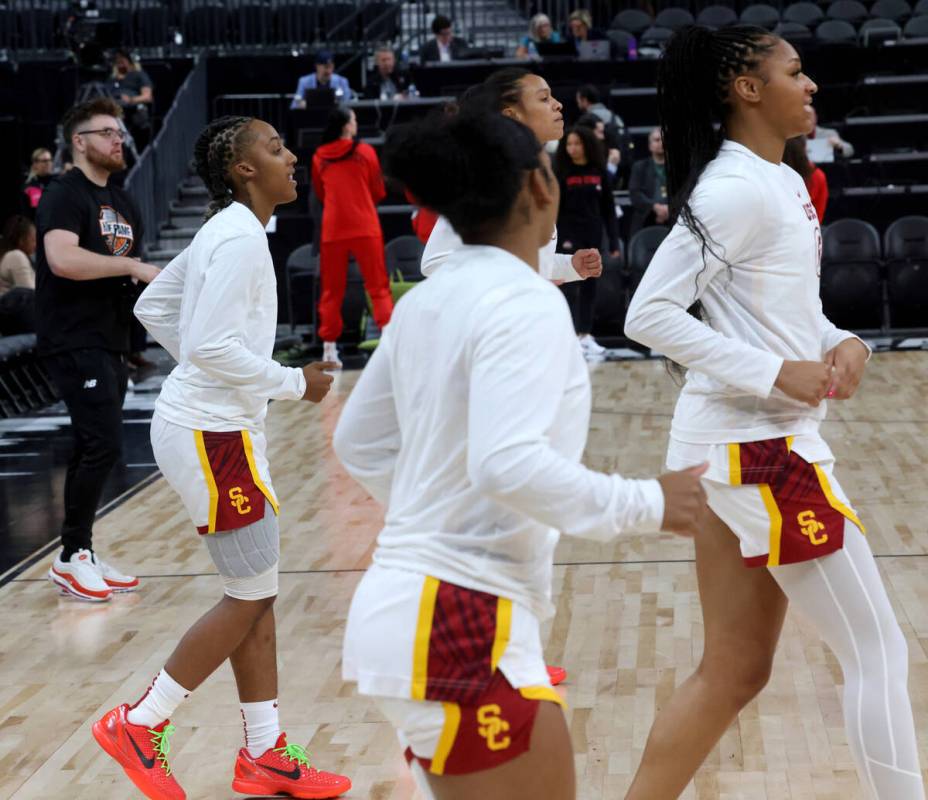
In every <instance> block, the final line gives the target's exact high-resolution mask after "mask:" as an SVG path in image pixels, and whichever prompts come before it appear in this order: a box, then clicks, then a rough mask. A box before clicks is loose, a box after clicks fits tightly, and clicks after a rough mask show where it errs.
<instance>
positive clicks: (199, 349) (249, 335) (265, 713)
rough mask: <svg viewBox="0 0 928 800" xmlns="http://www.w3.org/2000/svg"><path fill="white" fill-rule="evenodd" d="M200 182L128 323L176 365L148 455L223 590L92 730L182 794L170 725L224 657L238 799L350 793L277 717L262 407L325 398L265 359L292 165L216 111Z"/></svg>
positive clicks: (149, 791) (325, 383)
mask: <svg viewBox="0 0 928 800" xmlns="http://www.w3.org/2000/svg"><path fill="white" fill-rule="evenodd" d="M195 158H196V169H197V174H198V175H199V176H200V177H201V178H202V179H203V182H204V183H205V184H206V186H207V187H208V189H209V193H210V200H211V202H210V204H209V208H208V210H207V213H206V223H205V224H204V225H203V227H202V228H201V229H200V230H199V231H198V232H197V235H196V236H195V237H194V239H193V242H191V244H190V246H189V247H188V248H186V249H185V250H184V251H183V252H182V253H181V254H180V255H179V256H177V258H175V259H174V260H173V261H172V262H171V263H170V264H168V266H167V267H166V268H165V269H164V271H163V272H162V273H161V274H160V275H159V276H158V279H157V283H156V282H152V283H151V285H150V286H149V287H148V289H146V291H145V292H143V294H142V296H141V297H140V298H139V301H138V303H137V304H136V307H135V313H136V316H137V317H138V318H139V320H140V321H141V322H142V324H143V325H145V327H146V328H147V329H148V331H149V332H150V333H151V334H152V336H153V337H154V338H155V339H156V340H157V341H158V342H159V344H161V345H162V346H163V347H164V348H165V349H166V350H167V351H168V352H169V353H170V354H171V355H172V356H173V357H174V359H175V360H176V361H177V366H176V367H175V368H174V370H173V371H172V372H171V374H170V375H169V376H168V377H167V379H166V380H165V382H164V385H163V387H162V390H161V394H160V396H159V397H158V400H157V402H156V404H155V413H154V416H153V418H152V426H151V437H152V449H153V450H154V454H155V460H156V461H157V462H158V467H159V468H160V469H161V472H162V473H163V475H164V477H165V478H166V479H167V481H168V483H169V484H170V485H171V487H172V488H173V489H174V491H176V492H177V494H178V495H180V498H181V500H182V502H183V504H184V506H185V508H186V509H187V512H188V513H189V514H190V517H191V518H192V520H193V523H194V525H195V526H196V528H197V531H198V532H199V533H200V534H202V535H203V541H204V543H205V544H206V547H207V550H208V551H209V554H210V556H211V558H212V559H213V563H214V564H215V565H216V569H217V570H218V572H219V576H220V579H221V580H222V584H223V589H224V596H223V597H222V599H221V600H220V601H219V603H217V604H216V605H215V606H214V607H213V608H212V609H211V610H210V611H208V612H207V613H206V614H205V615H203V616H202V617H201V618H200V619H199V620H198V621H197V622H196V623H194V625H193V626H192V627H191V628H190V629H189V630H188V631H187V633H186V634H185V635H184V637H183V639H181V641H180V643H179V644H178V645H177V647H176V648H175V650H174V652H173V653H172V654H171V656H170V658H168V660H167V663H166V664H165V666H164V669H162V670H161V672H160V673H158V675H157V677H156V678H155V680H154V682H153V683H152V685H151V686H150V687H149V689H148V690H147V691H146V692H145V694H144V695H143V696H142V698H141V699H140V700H139V701H138V702H136V703H135V704H134V705H132V706H129V705H127V704H122V705H120V706H117V707H116V708H114V709H113V710H112V711H109V712H107V713H106V714H105V715H104V716H103V718H102V719H100V720H99V721H98V722H97V723H95V724H94V726H93V735H94V737H95V738H96V740H97V742H98V743H99V744H100V746H101V747H102V748H103V749H104V750H105V751H106V752H107V753H109V755H111V756H112V757H113V758H114V759H115V760H116V761H117V762H118V763H119V764H120V766H122V768H123V769H124V770H125V772H126V775H127V776H128V777H129V778H130V779H131V780H132V781H133V783H135V785H136V786H137V787H138V788H139V789H140V790H141V791H142V792H143V793H144V794H145V796H146V797H149V798H153V800H178V799H179V798H184V797H185V794H184V791H183V789H181V787H180V785H179V784H178V782H177V779H176V778H175V776H174V775H173V774H172V772H171V769H170V767H169V765H168V761H167V754H168V751H169V749H170V746H169V737H170V736H171V734H172V733H173V731H174V727H173V726H172V725H171V724H170V721H169V717H170V716H171V715H172V714H173V713H174V711H175V709H176V708H177V707H178V706H179V705H180V703H181V702H182V701H183V700H184V699H185V698H186V697H187V696H189V694H190V692H192V691H193V690H194V689H196V688H197V687H198V686H199V685H200V684H201V683H202V682H203V681H204V680H206V678H208V677H209V676H210V675H211V674H212V673H213V672H214V671H215V670H216V669H217V668H218V667H219V666H220V665H221V664H223V663H224V662H225V661H226V659H228V660H229V661H230V662H231V665H232V671H233V673H234V674H235V682H236V685H237V687H238V694H239V700H240V702H241V711H242V719H243V721H244V727H245V747H243V748H242V749H241V750H240V751H239V753H238V758H237V759H236V762H235V768H234V779H233V781H232V788H233V789H235V790H236V791H238V792H242V793H247V794H261V795H266V794H286V795H289V796H291V797H305V798H310V797H311V798H325V797H337V796H338V795H340V794H342V793H344V792H346V791H347V790H348V789H349V788H350V787H351V781H349V780H348V779H347V778H345V777H342V776H340V775H334V774H332V773H328V772H321V771H319V770H316V769H315V768H314V767H312V766H311V765H310V763H309V759H308V757H307V755H306V752H305V751H304V749H303V748H302V747H301V746H299V745H296V744H289V743H288V742H287V738H286V734H284V733H282V732H281V730H280V724H279V721H278V714H277V644H276V638H275V622H274V600H275V598H276V596H277V573H278V561H279V556H280V534H279V529H278V523H277V514H278V504H277V498H276V495H275V493H274V489H273V485H272V483H271V476H270V473H269V470H268V462H267V456H266V453H265V451H266V447H267V445H266V440H265V437H264V418H265V415H266V414H267V404H268V400H271V399H276V400H309V401H310V402H314V403H318V402H320V401H321V400H322V399H323V398H324V397H325V395H326V394H327V393H328V390H329V386H330V384H331V382H332V377H331V376H330V375H326V374H325V373H324V372H323V371H322V370H323V369H327V368H332V367H333V366H334V365H332V364H326V363H321V364H318V363H317V364H309V365H307V366H306V367H304V368H303V369H302V370H300V369H293V368H290V367H284V366H281V365H280V364H278V363H277V362H276V361H274V360H273V359H272V358H271V352H272V350H273V347H274V337H275V333H276V328H277V285H276V281H275V277H274V264H273V262H272V260H271V254H270V251H269V249H268V244H267V236H266V234H265V232H264V230H265V226H266V225H267V222H268V220H269V219H270V217H271V214H273V213H274V209H275V207H276V206H277V205H279V204H281V203H289V202H292V201H293V200H295V199H296V182H295V181H294V180H293V171H294V165H295V164H296V157H295V156H294V155H293V153H291V152H290V151H289V150H287V148H285V147H284V146H283V142H282V141H281V138H280V136H279V135H278V134H277V132H276V131H275V130H274V129H273V128H272V127H271V126H270V125H268V124H267V123H266V122H262V121H261V120H258V119H253V118H251V117H223V118H221V119H218V120H216V121H214V122H213V123H211V124H210V125H209V126H208V127H207V128H206V129H205V130H204V131H203V133H202V134H200V137H199V139H198V140H197V143H196V148H195Z"/></svg>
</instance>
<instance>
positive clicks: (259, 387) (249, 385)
mask: <svg viewBox="0 0 928 800" xmlns="http://www.w3.org/2000/svg"><path fill="white" fill-rule="evenodd" d="M188 358H189V359H190V363H191V364H193V365H194V366H196V367H197V368H198V369H201V370H202V371H203V372H205V373H206V374H207V375H209V376H211V377H212V378H215V379H216V380H218V381H221V382H222V383H224V384H225V385H227V386H230V387H232V388H235V389H241V390H245V389H247V390H248V391H249V392H251V393H253V394H255V395H258V396H259V397H267V398H269V399H271V400H299V399H300V398H302V396H303V394H304V393H305V392H306V381H305V379H304V378H303V371H302V370H300V369H296V368H294V367H285V366H283V365H281V364H279V363H278V362H276V361H274V360H273V359H271V358H262V357H261V356H259V355H256V354H255V353H252V352H251V351H250V350H248V348H247V347H245V344H244V343H243V342H242V341H241V340H239V339H238V338H237V337H230V338H226V339H224V340H220V341H216V342H208V343H207V342H204V343H202V344H199V345H195V346H193V347H191V348H190V350H189V352H188Z"/></svg>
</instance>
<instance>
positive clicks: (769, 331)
mask: <svg viewBox="0 0 928 800" xmlns="http://www.w3.org/2000/svg"><path fill="white" fill-rule="evenodd" d="M816 89H817V87H816V85H815V84H814V83H813V82H812V80H811V79H810V78H808V77H807V76H806V75H805V74H803V71H802V63H801V61H800V59H799V56H798V55H797V53H796V51H795V50H794V49H793V47H792V45H790V44H789V43H788V42H786V41H784V40H783V39H780V38H779V37H777V36H775V35H773V34H771V33H769V32H767V31H765V30H762V29H759V28H753V27H732V28H725V29H722V30H719V31H710V30H708V29H706V28H702V27H689V28H685V29H682V30H681V31H680V32H678V33H677V34H675V35H674V37H673V38H672V39H671V40H670V41H669V42H668V44H667V48H666V51H665V54H664V58H663V61H662V63H661V65H660V68H659V74H658V104H659V110H660V115H661V127H662V131H663V137H664V150H665V154H666V163H667V184H668V193H669V194H670V201H671V202H670V209H671V216H672V218H673V219H675V220H676V222H675V224H674V226H673V228H672V230H671V232H670V234H669V235H668V237H667V238H666V239H665V240H664V242H663V244H662V245H661V247H660V248H659V249H658V251H657V253H656V254H655V256H654V259H653V260H652V261H651V264H650V266H649V268H648V270H647V272H646V273H645V276H644V279H643V280H642V282H641V285H640V286H639V288H638V290H637V291H636V293H635V297H634V299H633V300H632V303H631V306H630V307H629V310H628V316H627V320H626V327H625V330H626V334H627V335H628V336H629V337H630V338H632V339H635V340H636V341H639V342H641V343H643V344H645V345H647V346H648V347H650V348H652V349H654V350H656V351H658V352H661V353H664V354H666V355H667V356H668V357H669V358H671V359H673V361H675V362H676V363H678V364H680V365H682V366H683V367H686V368H687V369H688V370H689V371H688V373H687V376H686V382H685V385H684V387H683V389H682V391H681V393H680V397H679V399H678V401H677V407H676V411H675V413H674V417H673V422H672V424H671V432H670V444H669V449H668V454H667V466H668V467H669V468H670V469H682V468H685V467H687V466H689V465H691V464H695V463H702V462H706V461H708V462H709V470H708V472H707V473H706V474H705V475H704V476H703V485H704V486H705V489H706V494H707V497H708V504H709V513H708V514H707V515H706V520H705V523H704V524H703V526H702V528H701V530H700V531H699V533H697V534H696V537H695V543H696V573H697V578H698V584H699V593H700V599H701V601H702V608H703V618H704V625H705V645H704V652H703V657H702V661H701V663H700V665H699V667H698V669H697V671H696V672H695V673H694V674H693V675H691V676H690V677H689V678H688V679H687V680H686V681H685V682H684V683H683V684H682V685H681V686H679V688H678V689H677V690H676V692H675V693H674V694H673V695H672V696H671V697H670V698H669V700H668V701H667V702H666V703H664V704H663V707H662V708H661V710H660V713H659V714H658V716H657V719H656V721H655V722H654V725H653V727H652V729H651V734H650V737H649V739H648V743H647V746H646V747H645V751H644V755H643V758H642V762H641V765H640V767H639V769H638V773H637V775H636V776H635V779H634V782H633V783H632V786H631V788H630V790H629V792H628V794H627V795H626V800H657V799H658V798H659V800H670V799H671V798H675V797H678V796H679V795H680V793H681V792H682V791H683V790H684V788H685V787H686V785H687V784H688V783H689V781H690V779H691V778H692V777H693V775H694V773H695V772H696V770H697V768H698V767H699V765H700V764H701V763H702V761H703V759H704V758H705V757H706V755H707V754H708V753H709V751H710V750H711V749H712V748H713V747H714V746H715V744H716V743H717V742H718V740H719V738H720V737H721V735H722V734H723V733H724V732H725V729H726V728H727V727H728V726H729V725H730V724H731V723H732V722H733V721H734V720H735V718H736V717H737V715H738V713H739V712H740V710H741V709H742V708H744V706H745V705H746V704H747V703H748V702H749V701H750V700H751V699H752V698H753V697H754V696H755V695H756V694H757V693H758V692H759V691H760V690H761V689H762V688H763V686H764V685H765V684H766V682H767V679H768V676H769V674H770V670H771V667H772V663H773V657H774V652H775V651H776V646H777V640H778V639H779V636H780V631H781V628H782V625H783V620H784V617H785V614H786V608H787V605H788V603H789V602H792V603H793V604H794V605H795V606H796V607H797V608H798V609H799V610H800V611H801V612H802V613H803V614H805V615H806V616H807V617H808V618H809V619H810V620H811V622H812V624H814V625H815V627H816V628H817V629H818V632H819V634H820V635H821V637H822V639H823V640H824V641H825V642H826V643H827V644H828V646H829V647H830V648H831V649H832V651H833V652H834V654H835V656H836V658H837V660H838V662H839V663H840V665H841V669H842V671H843V673H844V683H845V685H844V712H845V731H846V736H847V741H848V745H849V746H850V751H851V754H852V756H853V759H854V762H855V765H856V767H857V772H858V775H859V777H860V780H861V783H862V784H863V786H864V787H865V790H864V791H865V795H866V796H867V797H869V798H875V799H876V800H923V798H924V797H925V793H924V786H923V783H922V776H921V771H920V768H919V759H918V749H917V745H916V740H915V730H914V724H913V719H912V709H911V703H910V701H909V697H908V692H907V687H906V680H907V672H908V663H907V661H908V659H907V649H906V642H905V637H904V636H903V634H902V631H901V630H900V627H899V624H898V622H897V621H896V618H895V615H894V614H893V610H892V607H891V605H890V602H889V599H888V597H887V595H886V590H885V588H884V586H883V583H882V581H881V579H880V574H879V571H878V569H877V567H876V563H875V561H874V558H873V555H872V553H871V552H870V547H869V545H868V544H867V540H866V539H865V538H864V536H863V535H862V534H863V526H862V525H861V523H860V520H859V519H858V517H857V515H856V514H855V513H854V511H853V509H852V507H851V505H850V501H849V500H848V499H847V497H846V496H845V494H844V492H843V491H842V490H841V487H840V486H839V485H838V483H837V481H836V480H835V477H834V474H833V465H834V456H833V455H832V453H831V451H830V449H829V448H828V445H827V444H826V443H825V441H824V440H823V439H822V437H821V435H820V433H819V428H820V426H821V423H822V420H823V419H824V417H825V402H824V401H825V398H826V397H827V398H832V399H834V400H844V399H847V398H850V397H851V396H852V395H853V394H854V392H855V390H856V389H857V386H858V384H859V382H860V380H861V377H862V375H863V371H864V366H865V364H866V362H867V360H868V358H869V355H870V352H869V349H868V348H867V346H866V345H865V344H863V342H861V341H860V339H858V338H857V337H856V336H854V335H853V334H851V333H848V332H847V331H842V330H839V329H837V328H836V327H835V326H834V325H833V324H832V323H831V322H829V321H828V319H826V318H825V316H824V315H823V313H822V306H821V302H820V300H819V274H820V269H819V264H820V258H821V242H822V238H821V232H820V229H819V222H818V217H817V215H816V213H815V209H814V208H813V206H812V202H811V200H810V198H809V194H808V192H807V190H806V187H805V184H804V183H803V181H802V178H801V177H800V176H799V175H797V174H796V173H795V172H794V171H793V170H792V169H790V168H789V167H788V166H786V165H785V164H783V163H782V159H783V152H784V148H785V145H786V141H787V140H788V139H789V138H791V137H793V136H798V135H799V134H801V133H803V132H805V131H807V130H809V128H810V126H811V123H812V118H813V117H812V113H813V112H812V97H813V95H814V94H815V92H816ZM716 126H720V127H719V128H718V129H717V128H716ZM694 306H695V308H693V307H694ZM688 310H690V311H693V312H694V313H692V314H691V313H687V311H688Z"/></svg>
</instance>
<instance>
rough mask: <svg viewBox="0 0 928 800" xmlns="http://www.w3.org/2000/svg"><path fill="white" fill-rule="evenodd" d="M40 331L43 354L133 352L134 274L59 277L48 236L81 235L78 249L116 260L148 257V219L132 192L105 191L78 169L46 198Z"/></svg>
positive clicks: (41, 226) (38, 271)
mask: <svg viewBox="0 0 928 800" xmlns="http://www.w3.org/2000/svg"><path fill="white" fill-rule="evenodd" d="M36 228H37V230H36V234H37V236H36V238H37V240H38V241H37V244H38V249H37V250H36V258H35V304H36V334H37V336H38V348H39V352H40V353H41V354H43V355H51V354H52V353H62V352H65V351H68V350H77V349H79V348H82V347H100V348H103V349H105V350H112V351H114V352H120V353H125V352H128V350H129V324H130V322H131V319H132V305H133V303H134V302H135V298H136V297H137V295H138V292H137V289H136V287H135V286H134V285H133V283H132V281H131V280H130V279H129V277H128V276H120V277H116V278H99V279H97V280H89V281H74V280H70V279H69V278H61V277H59V276H57V275H55V274H54V273H53V272H52V271H51V269H49V266H48V259H47V258H46V256H45V234H46V233H48V232H49V231H52V230H65V231H71V232H72V233H76V234H77V236H78V245H79V246H80V247H82V248H84V249H85V250H89V251H90V252H92V253H99V254H100V255H108V256H130V257H139V256H141V244H142V219H141V215H140V213H139V210H138V206H136V204H135V202H134V201H133V200H132V198H131V197H129V195H128V193H127V192H125V191H123V190H122V189H120V188H118V187H116V186H97V184H95V183H93V182H92V181H90V180H88V178H87V177H86V176H85V175H84V173H83V172H81V170H80V169H78V168H77V167H75V168H74V169H72V170H71V171H70V172H68V173H66V174H64V175H62V176H61V177H59V178H56V179H55V180H53V181H52V182H51V183H50V184H49V185H48V188H47V189H46V190H45V191H44V192H43V193H42V199H41V201H40V202H39V208H38V213H37V215H36Z"/></svg>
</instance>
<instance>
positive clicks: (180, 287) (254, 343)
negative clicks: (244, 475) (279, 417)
mask: <svg viewBox="0 0 928 800" xmlns="http://www.w3.org/2000/svg"><path fill="white" fill-rule="evenodd" d="M135 315H136V317H138V319H139V320H140V321H141V323H142V324H143V325H144V326H145V328H146V329H147V330H148V332H149V333H151V335H152V336H153V337H154V338H155V340H156V341H157V342H158V343H159V344H160V345H162V346H163V347H164V348H165V349H166V350H167V351H168V352H169V353H170V354H171V355H172V356H173V357H174V359H175V360H176V361H177V366H176V367H175V368H174V369H173V371H172V372H171V374H170V375H169V376H168V377H167V378H166V379H165V381H164V386H163V387H162V389H161V394H160V396H159V397H158V400H157V402H156V403H155V410H156V412H157V413H158V414H159V415H161V416H162V417H163V418H164V419H166V420H167V421H168V422H173V423H174V424H175V425H180V426H182V427H185V428H191V429H193V430H209V431H232V430H243V429H244V430H261V429H263V425H264V417H265V415H266V414H267V404H268V400H299V399H300V398H302V397H303V394H304V393H305V392H306V380H305V378H304V377H303V372H302V370H299V369H294V368H292V367H284V366H282V365H281V364H279V363H277V362H276V361H274V360H273V358H271V355H272V353H273V350H274V339H275V335H276V332H277V280H276V277H275V275H274V262H273V260H272V259H271V252H270V250H269V248H268V244H267V234H266V233H265V232H264V228H263V227H262V225H261V223H260V222H259V220H258V218H257V217H256V216H255V215H254V214H253V213H252V212H251V211H250V210H249V209H248V208H247V207H246V206H244V205H242V204H241V203H237V202H236V203H232V205H230V206H229V207H227V208H225V209H223V210H222V211H220V212H219V213H218V214H216V215H215V216H214V217H212V218H210V219H209V220H208V221H207V222H206V223H205V224H204V225H203V227H202V228H200V230H199V231H198V232H197V235H196V236H195V237H194V239H193V241H192V242H191V243H190V246H189V247H187V248H186V249H185V250H184V251H183V252H182V253H181V254H180V255H178V256H177V257H176V258H174V260H172V261H171V263H170V264H168V266H167V267H166V268H165V269H164V270H163V271H162V272H161V274H160V275H159V276H158V277H157V278H155V280H153V281H152V282H151V283H150V284H149V286H148V288H146V289H145V291H144V292H143V293H142V296H141V297H140V298H139V300H138V302H137V303H136V305H135Z"/></svg>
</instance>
